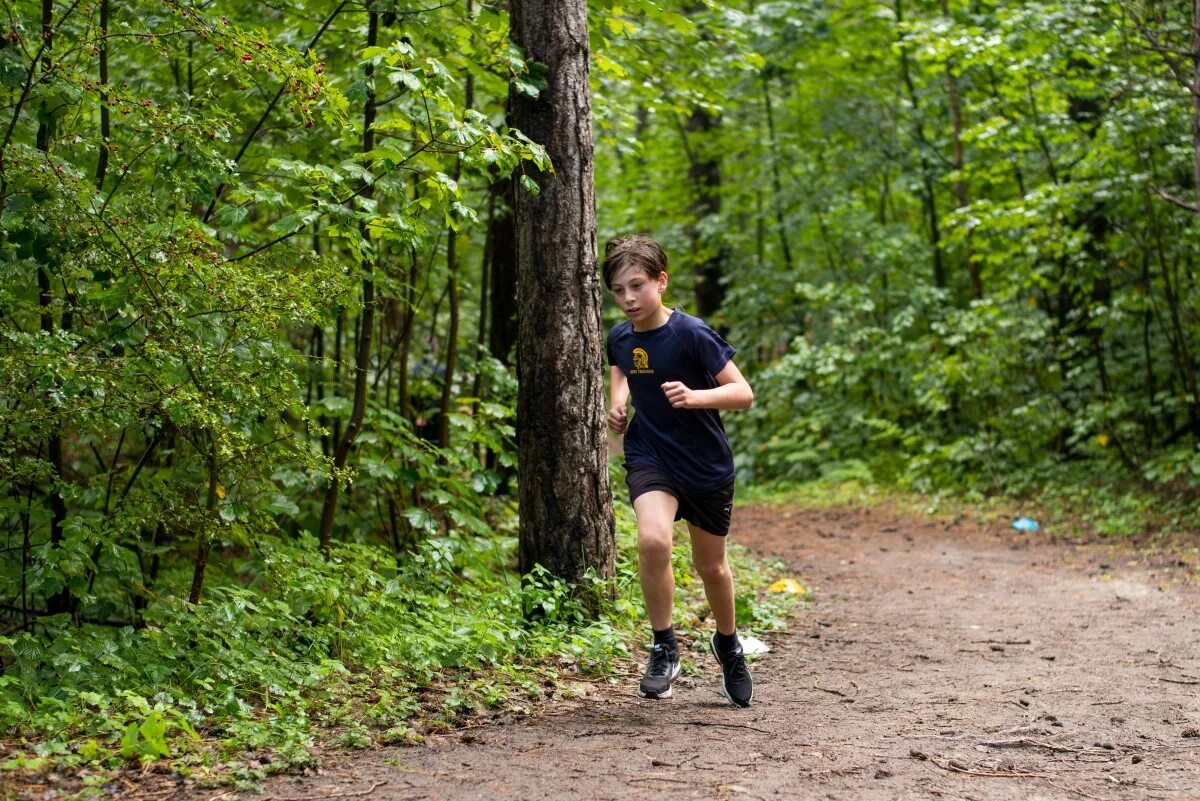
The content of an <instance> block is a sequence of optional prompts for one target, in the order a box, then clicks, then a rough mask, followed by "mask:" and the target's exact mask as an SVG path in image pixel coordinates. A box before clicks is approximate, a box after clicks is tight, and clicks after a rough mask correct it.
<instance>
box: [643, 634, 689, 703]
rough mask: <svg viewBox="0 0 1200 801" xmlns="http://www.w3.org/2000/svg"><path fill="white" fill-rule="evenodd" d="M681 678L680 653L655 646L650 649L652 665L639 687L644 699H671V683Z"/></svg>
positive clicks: (662, 646) (647, 668)
mask: <svg viewBox="0 0 1200 801" xmlns="http://www.w3.org/2000/svg"><path fill="white" fill-rule="evenodd" d="M678 676H679V651H678V650H671V649H669V648H667V646H665V645H662V644H661V643H660V644H659V645H655V646H654V647H653V648H651V649H650V664H649V665H647V666H646V673H645V675H643V676H642V681H641V683H640V684H639V685H638V695H640V696H641V697H642V698H670V697H671V682H673V681H675V679H676V678H678Z"/></svg>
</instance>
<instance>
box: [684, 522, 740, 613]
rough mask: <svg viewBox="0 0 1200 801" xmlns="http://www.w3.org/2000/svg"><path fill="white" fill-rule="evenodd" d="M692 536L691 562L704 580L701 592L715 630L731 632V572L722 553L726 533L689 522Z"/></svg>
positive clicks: (689, 530) (727, 561)
mask: <svg viewBox="0 0 1200 801" xmlns="http://www.w3.org/2000/svg"><path fill="white" fill-rule="evenodd" d="M688 533H689V534H691V536H692V565H693V566H694V567H695V568H696V572H697V573H698V574H700V580H701V581H703V582H704V596H705V597H706V598H707V599H708V606H709V608H710V609H711V610H712V613H713V618H714V619H715V620H716V623H717V631H719V632H721V633H722V634H725V635H727V636H728V635H732V634H733V630H734V625H735V624H734V620H735V618H734V602H733V572H732V571H731V570H730V569H729V560H728V559H727V558H726V556H725V537H718V536H717V535H716V534H710V533H709V532H707V531H705V530H704V529H702V528H700V527H699V526H694V525H692V524H691V523H688Z"/></svg>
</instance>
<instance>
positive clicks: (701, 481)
mask: <svg viewBox="0 0 1200 801" xmlns="http://www.w3.org/2000/svg"><path fill="white" fill-rule="evenodd" d="M736 352H737V351H735V350H734V349H733V347H731V346H730V345H729V343H728V342H726V341H725V340H723V339H721V337H720V335H719V334H717V332H716V331H714V330H712V329H711V328H709V327H708V324H707V323H705V322H704V321H703V320H700V319H698V318H696V317H692V316H691V315H689V314H684V313H683V312H681V311H679V310H678V309H676V310H675V311H674V313H672V314H671V316H670V317H668V318H667V322H666V324H665V325H662V326H659V327H658V328H655V329H653V330H650V331H634V330H633V323H632V322H631V321H629V320H626V321H624V322H621V323H617V324H616V325H614V326H613V328H612V330H611V331H609V332H608V363H609V364H610V365H613V366H615V367H619V368H621V372H623V373H624V374H625V376H626V377H627V378H628V379H629V393H630V395H631V397H632V400H633V408H634V410H635V413H634V414H633V416H632V418H631V419H630V422H629V427H628V428H627V429H626V431H625V464H626V465H631V464H648V465H653V466H654V467H657V468H659V469H660V470H664V471H666V472H667V474H669V475H670V476H671V477H672V478H674V479H675V480H676V481H678V482H679V483H680V484H681V485H682V486H683V487H685V488H687V489H691V490H697V491H706V490H712V489H716V488H717V487H722V486H725V485H726V484H728V483H729V482H731V481H733V453H732V451H730V449H729V439H728V438H727V437H726V436H725V427H724V426H723V425H721V415H720V414H718V413H717V410H716V409H675V408H672V407H671V404H670V402H669V401H668V400H667V396H666V395H665V394H664V393H663V391H662V385H663V383H664V382H666V381H681V382H683V384H684V386H686V387H688V388H689V389H712V388H713V387H716V386H718V384H717V379H716V375H717V373H719V372H721V370H722V369H724V367H725V365H726V364H728V363H729V360H730V359H732V358H733V355H734V354H735V353H736Z"/></svg>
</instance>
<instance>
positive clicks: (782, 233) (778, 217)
mask: <svg viewBox="0 0 1200 801" xmlns="http://www.w3.org/2000/svg"><path fill="white" fill-rule="evenodd" d="M762 95H763V105H764V106H765V107H766V112H767V136H768V137H769V139H768V142H769V143H770V146H771V188H772V190H773V191H774V195H773V198H772V203H771V205H772V206H774V207H775V225H776V230H777V233H778V234H779V247H780V249H781V250H782V252H783V266H784V268H785V269H786V270H787V271H788V272H789V273H791V271H792V249H791V246H790V245H788V238H787V225H786V224H785V223H784V218H783V181H782V179H781V178H780V175H779V160H780V156H779V140H778V138H777V137H776V134H775V110H774V108H773V107H772V105H771V85H770V83H769V82H768V80H767V76H766V75H763V77H762Z"/></svg>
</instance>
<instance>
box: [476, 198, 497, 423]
mask: <svg viewBox="0 0 1200 801" xmlns="http://www.w3.org/2000/svg"><path fill="white" fill-rule="evenodd" d="M495 213H496V197H495V195H492V194H490V193H489V194H488V208H487V225H486V226H485V231H486V230H487V229H490V228H491V227H492V217H493V216H494V215H495ZM491 261H492V240H491V237H486V238H485V239H484V242H483V259H482V263H481V264H480V265H479V327H478V328H477V329H476V332H475V380H474V383H473V384H472V385H471V397H472V398H475V411H476V413H478V411H479V398H480V397H481V396H482V394H483V360H484V349H485V348H486V347H487V334H488V282H489V281H490V280H491V266H492V265H491Z"/></svg>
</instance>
